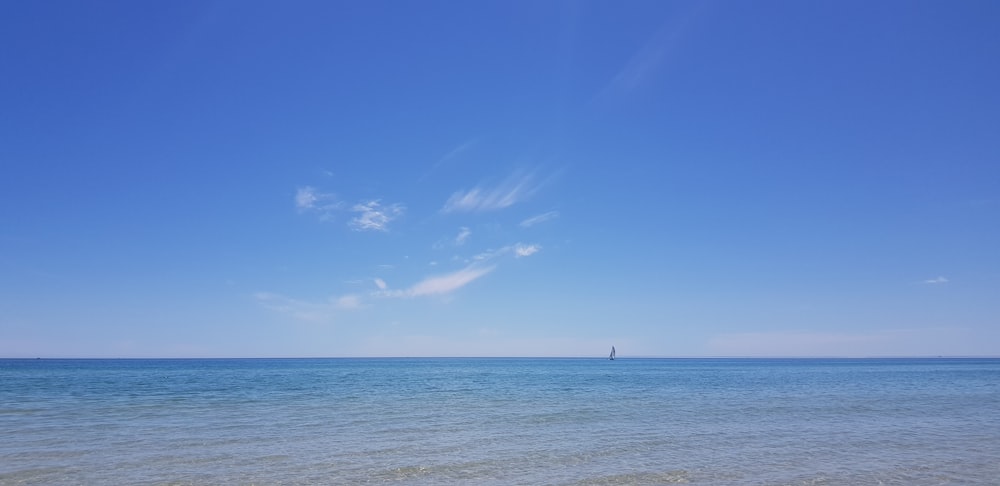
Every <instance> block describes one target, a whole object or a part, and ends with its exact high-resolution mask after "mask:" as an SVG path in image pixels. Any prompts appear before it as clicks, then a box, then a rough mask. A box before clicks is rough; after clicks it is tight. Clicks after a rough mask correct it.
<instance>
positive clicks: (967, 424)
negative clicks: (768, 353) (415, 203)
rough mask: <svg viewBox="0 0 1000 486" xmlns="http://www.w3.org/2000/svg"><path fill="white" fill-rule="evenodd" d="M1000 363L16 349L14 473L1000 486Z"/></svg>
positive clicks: (2, 444)
mask: <svg viewBox="0 0 1000 486" xmlns="http://www.w3.org/2000/svg"><path fill="white" fill-rule="evenodd" d="M998 478H1000V360H996V359H913V360H902V359H886V360H760V359H618V360H615V361H608V360H605V359H464V358H462V359H459V358H455V359H287V360H285V359H279V360H263V359H260V360H258V359H247V360H0V485H7V484H370V483H376V484H386V483H388V484H566V485H590V484H593V485H602V484H673V483H687V484H711V485H716V484H754V485H798V484H803V485H804V484H810V485H812V484H900V485H924V484H926V485H930V484H935V485H936V484H998V482H1000V479H998Z"/></svg>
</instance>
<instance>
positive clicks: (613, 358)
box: [608, 346, 615, 361]
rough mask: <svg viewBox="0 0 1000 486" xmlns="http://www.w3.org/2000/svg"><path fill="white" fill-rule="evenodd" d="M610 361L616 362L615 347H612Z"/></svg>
mask: <svg viewBox="0 0 1000 486" xmlns="http://www.w3.org/2000/svg"><path fill="white" fill-rule="evenodd" d="M608 359H610V360H611V361H614V360H615V347H614V346H611V355H610V356H608Z"/></svg>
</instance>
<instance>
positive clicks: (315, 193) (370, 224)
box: [295, 186, 406, 231]
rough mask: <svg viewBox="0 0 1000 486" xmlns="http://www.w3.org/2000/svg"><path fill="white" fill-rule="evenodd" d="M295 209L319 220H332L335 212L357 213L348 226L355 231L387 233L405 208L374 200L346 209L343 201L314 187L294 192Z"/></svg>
mask: <svg viewBox="0 0 1000 486" xmlns="http://www.w3.org/2000/svg"><path fill="white" fill-rule="evenodd" d="M295 207H296V208H298V210H299V211H302V212H312V213H316V214H319V217H320V219H321V220H330V219H333V217H334V214H335V213H336V212H337V211H349V212H353V213H359V214H358V215H357V216H355V217H354V218H352V219H351V221H350V222H349V223H348V225H349V226H350V227H351V228H354V229H355V230H357V231H388V230H389V223H390V222H392V221H393V220H394V219H396V218H398V217H400V216H402V215H403V213H404V212H405V210H406V208H405V207H404V206H403V205H402V204H398V203H396V204H390V205H387V206H386V205H383V204H382V202H381V201H379V200H377V199H375V200H370V201H363V202H360V203H357V204H355V205H354V206H351V207H350V208H347V205H346V204H345V203H344V202H343V201H339V200H338V199H337V197H336V196H335V195H334V194H332V193H328V192H321V191H319V190H318V189H316V188H315V187H312V186H305V187H300V188H299V189H298V190H297V191H296V192H295Z"/></svg>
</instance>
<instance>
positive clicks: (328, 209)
mask: <svg viewBox="0 0 1000 486" xmlns="http://www.w3.org/2000/svg"><path fill="white" fill-rule="evenodd" d="M295 207H296V208H297V209H298V210H299V211H311V212H315V213H319V214H320V217H321V218H327V217H329V216H330V215H331V213H332V212H333V211H335V210H338V209H342V208H343V207H344V204H343V203H342V202H340V201H338V200H337V197H336V196H335V195H333V194H331V193H328V192H320V191H319V190H318V189H316V188H315V187H312V186H305V187H300V188H299V189H298V190H297V191H296V192H295Z"/></svg>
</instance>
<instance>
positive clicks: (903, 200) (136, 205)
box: [0, 0, 1000, 357]
mask: <svg viewBox="0 0 1000 486" xmlns="http://www.w3.org/2000/svg"><path fill="white" fill-rule="evenodd" d="M998 19H1000V3H997V2H994V1H963V2H943V1H935V2H922V1H901V2H897V1H880V2H871V1H814V2H799V1H760V2H666V1H649V2H642V1H633V2H624V3H622V2H569V1H565V2H558V1H544V2H539V1H509V0H505V1H482V2H456V1H429V2H406V1H391V2H370V1H344V2H329V1H315V2H312V1H296V2H254V1H244V0H241V1H216V2H208V1H196V2H194V1H152V2H124V1H123V2H115V1H105V2H96V3H95V2H70V1H51V2H5V3H3V4H2V5H0V66H2V67H0V70H2V75H0V108H2V112H3V115H2V116H0V166H2V172H0V356H7V357H35V356H46V357H48V356H51V357H56V356H62V357H148V356H164V357H189V356H191V357H195V356H602V355H604V354H606V353H607V351H608V350H609V348H610V347H611V345H615V346H616V347H617V349H618V353H619V355H620V356H623V357H624V356H630V355H631V356H640V355H641V356H733V355H736V356H826V355H836V356H870V355H879V356H896V355H1000V89H998V86H1000V61H998V60H1000V29H997V28H996V25H997V20H998Z"/></svg>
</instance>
